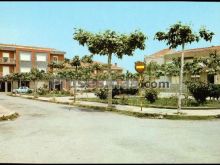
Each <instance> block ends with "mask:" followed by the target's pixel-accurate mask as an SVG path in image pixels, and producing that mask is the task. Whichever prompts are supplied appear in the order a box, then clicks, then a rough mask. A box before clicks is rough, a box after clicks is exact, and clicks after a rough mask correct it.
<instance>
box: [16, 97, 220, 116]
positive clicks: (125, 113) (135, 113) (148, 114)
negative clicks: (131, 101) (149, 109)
mask: <svg viewBox="0 0 220 165" xmlns="http://www.w3.org/2000/svg"><path fill="white" fill-rule="evenodd" d="M17 97H19V96H17ZM26 99H34V100H38V99H36V98H26ZM93 100H97V98H93ZM39 101H43V102H53V103H57V104H67V105H72V106H76V107H82V108H87V109H91V110H92V109H94V110H99V111H103V112H105V111H109V112H114V113H117V114H122V115H127V116H133V117H138V118H150V119H169V120H213V119H219V118H220V115H216V116H188V115H184V114H173V115H167V114H165V115H163V114H156V113H154V114H152V113H140V112H132V111H121V110H117V109H115V108H107V107H99V106H94V105H93V106H91V105H82V104H77V103H71V104H69V103H67V102H65V103H64V102H54V100H49V101H47V100H39ZM102 101H103V102H104V100H102Z"/></svg>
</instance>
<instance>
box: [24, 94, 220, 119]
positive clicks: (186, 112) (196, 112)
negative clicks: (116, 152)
mask: <svg viewBox="0 0 220 165" xmlns="http://www.w3.org/2000/svg"><path fill="white" fill-rule="evenodd" d="M22 97H26V98H27V97H29V98H30V96H22ZM70 98H71V99H73V97H55V101H56V102H57V103H65V104H72V103H73V100H70ZM52 99H53V98H52V97H38V98H37V100H42V101H50V102H54V100H52ZM72 105H74V104H72ZM75 105H81V106H88V107H94V108H95V107H99V108H102V107H103V108H107V104H105V103H98V102H89V101H76V103H75ZM114 106H115V108H114V109H116V110H119V111H126V112H128V111H129V112H137V113H141V114H158V115H176V113H177V110H176V109H164V108H145V107H144V108H143V109H142V111H141V108H140V107H137V106H130V105H114ZM181 112H182V113H183V115H184V116H220V109H213V110H212V109H209V110H193V109H192V110H188V109H187V110H181Z"/></svg>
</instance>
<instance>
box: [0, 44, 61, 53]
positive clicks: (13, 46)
mask: <svg viewBox="0 0 220 165" xmlns="http://www.w3.org/2000/svg"><path fill="white" fill-rule="evenodd" d="M17 48H18V49H32V50H43V51H50V52H52V53H55V54H56V53H58V54H65V52H63V51H60V50H57V49H54V48H44V47H37V46H26V45H16V44H1V43H0V49H4V50H15V49H17Z"/></svg>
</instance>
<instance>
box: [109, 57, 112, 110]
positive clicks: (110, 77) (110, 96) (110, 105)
mask: <svg viewBox="0 0 220 165" xmlns="http://www.w3.org/2000/svg"><path fill="white" fill-rule="evenodd" d="M111 60H112V55H111V54H109V55H108V107H109V108H111V107H112V75H111Z"/></svg>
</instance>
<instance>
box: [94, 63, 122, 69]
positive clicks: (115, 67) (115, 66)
mask: <svg viewBox="0 0 220 165" xmlns="http://www.w3.org/2000/svg"><path fill="white" fill-rule="evenodd" d="M93 63H94V64H95V63H96V64H101V65H108V64H106V63H103V62H99V61H94V62H93ZM111 69H118V70H123V68H122V67H119V66H117V65H115V64H112V67H111Z"/></svg>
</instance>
